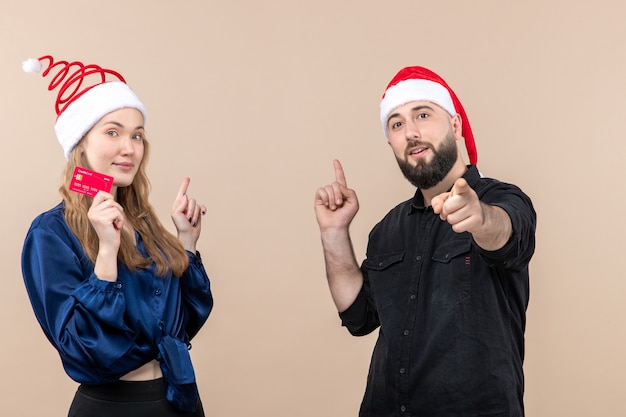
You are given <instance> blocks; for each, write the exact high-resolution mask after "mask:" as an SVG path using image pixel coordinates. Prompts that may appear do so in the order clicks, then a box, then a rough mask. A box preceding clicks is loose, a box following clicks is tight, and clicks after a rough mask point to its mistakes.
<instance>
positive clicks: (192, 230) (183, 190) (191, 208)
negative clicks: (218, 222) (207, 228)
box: [172, 178, 206, 253]
mask: <svg viewBox="0 0 626 417" xmlns="http://www.w3.org/2000/svg"><path fill="white" fill-rule="evenodd" d="M190 181H191V180H190V179H189V178H185V179H184V180H183V183H182V185H181V186H180V189H179V190H178V195H177V196H176V199H175V200H174V206H173V207H172V221H173V222H174V226H176V231H177V232H178V239H179V240H180V241H181V243H182V244H183V247H184V248H185V249H186V250H188V251H189V252H192V253H195V252H196V242H197V241H198V238H200V231H201V230H202V226H201V225H202V216H203V215H205V214H206V207H205V206H204V205H201V204H198V203H197V202H196V200H195V198H190V197H189V195H188V194H187V188H188V187H189V182H190Z"/></svg>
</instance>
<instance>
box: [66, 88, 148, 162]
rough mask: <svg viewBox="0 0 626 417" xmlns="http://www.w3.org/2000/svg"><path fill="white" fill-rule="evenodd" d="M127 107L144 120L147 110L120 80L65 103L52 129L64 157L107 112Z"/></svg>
mask: <svg viewBox="0 0 626 417" xmlns="http://www.w3.org/2000/svg"><path fill="white" fill-rule="evenodd" d="M124 107H130V108H134V109H137V110H139V111H140V112H141V113H142V115H143V120H144V123H145V121H146V109H145V107H144V105H143V104H142V103H141V101H139V98H138V97H137V96H136V95H135V93H133V91H132V90H131V89H130V87H129V86H128V85H126V84H125V83H123V82H120V81H111V82H107V83H104V84H99V85H97V86H95V87H93V88H91V89H90V90H88V91H87V92H86V93H85V94H83V95H82V96H80V97H79V98H78V99H77V100H76V101H74V102H73V103H72V104H70V105H69V106H67V108H66V109H65V111H64V112H63V113H61V114H60V115H59V117H58V118H57V122H56V124H55V125H54V130H55V132H56V135H57V139H58V140H59V143H60V144H61V146H62V147H63V152H64V154H65V159H67V158H68V157H69V155H70V152H71V151H72V149H73V148H74V146H75V145H76V144H77V143H78V142H79V141H80V140H81V139H82V138H83V136H85V134H86V133H87V132H89V129H91V128H92V127H93V126H94V125H95V124H96V123H98V121H99V120H100V119H101V118H102V117H103V116H105V115H106V114H109V113H111V112H112V111H115V110H119V109H121V108H124Z"/></svg>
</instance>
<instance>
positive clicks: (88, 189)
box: [70, 167, 113, 197]
mask: <svg viewBox="0 0 626 417" xmlns="http://www.w3.org/2000/svg"><path fill="white" fill-rule="evenodd" d="M112 185H113V177H110V176H108V175H105V174H101V173H99V172H96V171H92V170H90V169H87V168H81V167H76V168H74V175H72V181H71V182H70V190H72V191H75V192H77V193H80V194H85V195H88V196H90V197H93V196H94V195H96V194H98V191H100V190H102V191H106V192H107V193H108V192H109V191H111V186H112Z"/></svg>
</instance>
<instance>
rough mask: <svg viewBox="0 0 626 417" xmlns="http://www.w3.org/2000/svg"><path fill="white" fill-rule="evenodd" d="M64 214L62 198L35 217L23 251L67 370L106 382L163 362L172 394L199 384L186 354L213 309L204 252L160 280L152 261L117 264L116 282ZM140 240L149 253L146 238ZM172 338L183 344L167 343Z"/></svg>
mask: <svg viewBox="0 0 626 417" xmlns="http://www.w3.org/2000/svg"><path fill="white" fill-rule="evenodd" d="M63 214H64V204H63V203H60V204H58V205H57V206H56V207H54V208H53V209H51V210H49V211H47V212H44V213H42V214H40V215H39V216H37V217H36V218H35V220H34V221H33V222H32V224H31V226H30V229H29V230H28V233H27V235H26V239H25V242H24V246H23V250H22V274H23V278H24V282H25V285H26V289H27V292H28V296H29V298H30V301H31V304H32V307H33V310H34V312H35V316H36V317H37V320H38V321H39V324H40V325H41V327H42V329H43V331H44V333H45V335H46V336H47V338H48V340H49V341H50V342H51V343H52V344H53V345H54V347H55V348H56V349H57V350H58V352H59V355H60V357H61V360H62V362H63V367H64V369H65V371H66V372H67V374H68V375H69V376H70V377H71V378H72V379H73V380H75V381H77V382H79V383H84V384H102V383H107V382H112V381H116V380H118V379H119V378H120V377H121V376H123V375H125V374H126V373H128V372H130V371H132V370H134V369H137V368H138V367H140V366H142V365H143V364H145V363H147V362H149V361H151V360H153V359H158V360H159V361H160V362H161V368H162V370H163V373H164V375H165V377H166V383H168V382H169V384H170V385H171V386H170V387H168V392H170V394H171V395H170V396H175V395H176V394H177V393H180V390H179V389H178V388H179V387H176V385H177V384H178V385H180V384H181V383H182V384H184V383H189V382H191V383H193V387H194V388H195V375H194V373H193V366H192V365H191V360H190V359H189V355H188V353H187V354H186V355H185V352H184V351H186V349H185V347H187V346H189V347H190V344H189V341H190V340H191V339H192V338H193V337H194V336H195V335H196V333H197V332H198V331H199V330H200V328H201V327H202V325H203V324H204V323H205V321H206V319H207V318H208V316H209V314H210V312H211V310H212V308H213V297H212V293H211V289H210V282H209V278H208V276H207V274H206V271H205V269H204V266H203V265H202V261H201V259H200V257H199V254H192V253H190V252H188V255H189V267H188V268H187V270H186V271H185V272H184V273H183V275H182V276H181V277H180V278H177V277H175V276H173V275H171V274H169V275H167V276H163V277H157V276H156V274H155V267H154V265H152V266H150V267H148V268H146V269H138V270H136V271H130V270H129V269H128V268H127V267H126V266H125V265H123V264H121V263H120V264H118V280H117V281H116V282H109V281H103V280H100V279H98V277H96V276H95V274H94V272H93V268H94V265H93V263H92V262H91V261H90V260H89V258H88V257H87V255H86V254H85V252H84V251H83V249H82V246H81V244H80V242H79V240H78V239H77V238H76V236H75V235H74V234H73V233H72V231H71V230H70V229H69V227H68V225H67V223H66V222H65V219H64V217H63ZM136 237H137V247H138V249H139V251H140V252H141V253H142V254H143V255H144V256H147V254H146V252H145V248H144V244H143V242H142V240H141V236H139V234H138V233H137V235H136ZM164 340H166V341H168V343H164ZM172 340H174V341H175V342H176V343H177V344H178V345H179V346H178V349H177V348H174V349H173V350H172V349H168V348H167V346H171V345H172V343H171V341H172ZM180 346H183V349H180ZM168 350H169V353H168ZM174 351H176V353H175V354H174ZM181 352H182V355H183V356H185V357H184V358H181V357H180V355H181ZM172 355H174V356H175V359H173V360H172V359H171V357H172ZM174 361H175V362H176V363H172V362H174ZM180 375H183V376H184V378H179V376H180ZM168 379H169V381H168ZM184 379H186V380H184ZM183 391H184V390H183ZM196 392H197V391H196ZM168 399H170V400H171V401H173V402H176V401H177V400H178V401H182V402H183V403H185V402H187V403H188V402H189V399H176V398H168ZM191 401H193V399H192V400H191ZM179 408H184V407H179ZM191 408H193V406H192V407H191Z"/></svg>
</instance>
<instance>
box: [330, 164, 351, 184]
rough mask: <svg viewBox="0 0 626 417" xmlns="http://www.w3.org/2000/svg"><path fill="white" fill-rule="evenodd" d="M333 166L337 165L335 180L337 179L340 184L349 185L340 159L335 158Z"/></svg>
mask: <svg viewBox="0 0 626 417" xmlns="http://www.w3.org/2000/svg"><path fill="white" fill-rule="evenodd" d="M333 166H334V167H335V181H337V182H338V183H339V184H341V185H343V186H344V187H347V186H348V184H347V183H346V176H345V175H344V173H343V168H342V167H341V162H339V160H338V159H335V160H334V161H333Z"/></svg>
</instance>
